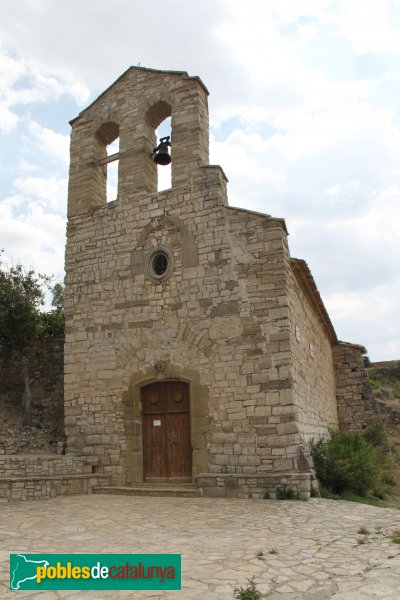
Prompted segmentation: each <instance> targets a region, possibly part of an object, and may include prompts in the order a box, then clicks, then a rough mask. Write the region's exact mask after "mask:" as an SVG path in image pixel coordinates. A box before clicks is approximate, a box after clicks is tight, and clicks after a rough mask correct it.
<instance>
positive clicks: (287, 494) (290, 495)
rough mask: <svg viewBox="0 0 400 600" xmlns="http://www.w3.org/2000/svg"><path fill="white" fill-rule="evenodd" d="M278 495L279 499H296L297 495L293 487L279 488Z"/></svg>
mask: <svg viewBox="0 0 400 600" xmlns="http://www.w3.org/2000/svg"><path fill="white" fill-rule="evenodd" d="M276 497H277V499H278V500H296V499H297V496H296V493H295V491H294V490H293V489H292V488H287V487H284V488H278V489H277V490H276Z"/></svg>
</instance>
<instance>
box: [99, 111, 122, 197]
mask: <svg viewBox="0 0 400 600" xmlns="http://www.w3.org/2000/svg"><path fill="white" fill-rule="evenodd" d="M95 137H96V141H97V143H98V152H99V160H98V169H99V171H100V194H101V195H102V201H103V202H102V203H105V202H110V201H112V200H116V198H117V197H118V168H119V126H118V124H117V123H115V122H114V121H108V122H106V123H103V124H102V125H101V126H100V127H99V129H98V130H97V132H96V136H95Z"/></svg>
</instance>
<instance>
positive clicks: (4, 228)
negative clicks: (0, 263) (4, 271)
mask: <svg viewBox="0 0 400 600" xmlns="http://www.w3.org/2000/svg"><path fill="white" fill-rule="evenodd" d="M22 207H24V210H23V212H21V208H22ZM0 238H1V240H2V246H3V247H4V248H5V250H6V259H8V260H10V261H13V262H21V263H22V264H24V265H26V266H27V267H33V268H34V269H35V270H37V271H40V272H42V273H46V274H49V275H54V276H55V277H56V278H57V279H58V280H62V278H63V265H64V243H65V219H64V218H63V217H62V216H60V215H56V214H54V213H48V212H46V211H45V210H44V209H43V208H42V207H41V206H40V205H38V204H37V203H35V202H31V203H29V204H28V205H26V203H25V199H24V198H23V197H21V196H14V197H10V198H7V199H6V200H5V201H3V202H1V203H0Z"/></svg>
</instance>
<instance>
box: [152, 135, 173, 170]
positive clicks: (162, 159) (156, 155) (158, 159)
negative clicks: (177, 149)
mask: <svg viewBox="0 0 400 600" xmlns="http://www.w3.org/2000/svg"><path fill="white" fill-rule="evenodd" d="M169 140H170V136H169V135H167V137H163V138H161V139H160V143H159V144H158V146H157V148H154V150H153V154H152V157H153V160H154V162H155V163H156V164H157V165H169V163H170V162H171V155H170V153H169V150H168V147H171V142H170V141H169Z"/></svg>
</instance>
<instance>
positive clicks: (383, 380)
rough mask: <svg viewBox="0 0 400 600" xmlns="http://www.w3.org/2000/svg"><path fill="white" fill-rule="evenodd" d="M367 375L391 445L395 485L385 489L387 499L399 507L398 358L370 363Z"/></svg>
mask: <svg viewBox="0 0 400 600" xmlns="http://www.w3.org/2000/svg"><path fill="white" fill-rule="evenodd" d="M368 375H369V380H370V383H371V387H372V389H373V392H374V396H375V398H376V400H377V401H378V404H379V408H380V412H381V417H382V419H383V421H384V422H385V429H386V433H387V435H388V438H389V443H390V447H391V455H390V458H389V460H390V463H391V464H390V471H391V473H392V474H393V476H394V479H395V481H396V485H394V486H392V488H391V489H390V490H389V489H388V488H387V489H386V491H387V500H388V501H389V503H392V504H394V505H396V506H398V507H400V360H392V361H386V362H375V363H371V364H370V366H369V368H368Z"/></svg>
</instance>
